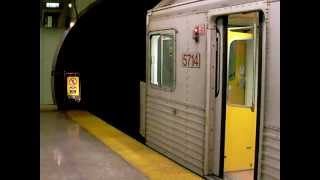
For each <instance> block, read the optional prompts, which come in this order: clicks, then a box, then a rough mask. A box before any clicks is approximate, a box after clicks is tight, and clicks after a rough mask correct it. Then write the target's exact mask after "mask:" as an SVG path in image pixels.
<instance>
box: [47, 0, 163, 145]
mask: <svg viewBox="0 0 320 180" xmlns="http://www.w3.org/2000/svg"><path fill="white" fill-rule="evenodd" d="M158 2H159V0H144V1H140V2H139V3H140V4H139V3H138V2H127V4H126V6H123V2H122V3H121V2H119V3H112V5H111V4H110V3H107V2H106V1H101V2H94V3H92V4H91V5H90V6H89V7H88V8H87V9H86V10H85V11H84V13H81V14H80V18H79V19H78V20H77V23H76V24H75V25H74V26H73V27H72V28H71V29H70V30H69V31H67V32H66V34H65V37H64V39H63V42H62V44H61V47H60V48H59V52H58V54H57V57H56V61H55V64H54V71H53V72H54V73H53V82H52V83H53V88H54V89H53V91H54V99H55V102H56V104H57V106H58V109H60V110H68V109H84V110H88V111H89V112H91V113H93V114H95V115H97V116H98V117H100V118H102V119H103V120H105V121H107V122H108V123H110V124H111V125H113V126H115V127H117V128H119V129H121V130H122V131H124V132H125V133H127V134H128V135H130V136H133V137H134V138H136V139H138V140H143V138H142V137H141V136H140V134H139V117H140V115H139V112H140V111H139V105H140V97H139V94H140V89H139V83H140V81H145V29H146V28H145V17H146V10H148V9H150V8H152V7H153V6H155V5H156V4H157V3H158ZM137 3H138V4H137ZM119 7H121V8H119ZM132 7H136V8H132ZM114 8H118V9H119V10H118V11H116V12H118V13H116V14H114V10H112V9H114ZM123 12H126V13H127V14H128V15H130V16H125V17H126V18H123V15H120V14H122V13H123ZM64 72H79V73H80V80H81V96H82V97H81V98H82V100H81V102H80V103H79V104H76V103H72V102H70V101H68V100H67V98H66V97H67V96H66V90H65V89H66V87H65V83H64Z"/></svg>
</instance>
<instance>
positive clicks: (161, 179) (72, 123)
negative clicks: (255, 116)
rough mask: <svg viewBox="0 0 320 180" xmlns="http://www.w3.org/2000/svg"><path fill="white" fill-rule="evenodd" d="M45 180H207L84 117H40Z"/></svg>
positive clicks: (78, 114)
mask: <svg viewBox="0 0 320 180" xmlns="http://www.w3.org/2000/svg"><path fill="white" fill-rule="evenodd" d="M40 115H41V121H40V124H41V129H40V137H41V138H40V139H41V142H40V144H41V146H40V167H41V168H40V171H41V173H40V176H41V180H56V179H57V180H58V179H59V180H76V179H77V180H88V179H90V180H96V179H108V180H112V179H117V180H122V179H130V180H135V179H150V180H202V179H203V178H201V177H200V176H198V175H196V174H194V173H192V172H191V171H189V170H187V169H185V168H183V167H182V166H180V165H178V164H177V163H175V162H174V161H172V160H170V159H168V158H166V157H165V156H163V155H161V154H160V153H158V152H156V151H154V150H152V149H150V148H149V147H147V146H145V145H144V144H141V143H140V142H138V141H136V140H135V139H133V138H131V137H129V136H127V135H126V134H124V133H123V132H121V131H119V130H118V129H116V128H114V127H112V126H111V125H109V124H108V123H106V122H104V121H103V120H101V119H99V118H98V117H96V116H94V115H92V114H91V113H88V112H85V111H68V112H66V113H64V114H63V113H58V112H46V113H41V114H40Z"/></svg>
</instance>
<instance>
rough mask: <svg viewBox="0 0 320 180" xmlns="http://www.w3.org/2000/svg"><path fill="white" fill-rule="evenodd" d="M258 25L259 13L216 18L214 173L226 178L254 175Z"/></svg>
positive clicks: (251, 178)
mask: <svg viewBox="0 0 320 180" xmlns="http://www.w3.org/2000/svg"><path fill="white" fill-rule="evenodd" d="M260 24H261V14H260V12H249V13H239V14H231V15H226V16H222V17H218V18H217V19H216V25H217V29H216V32H217V34H216V37H217V44H218V48H217V49H218V52H217V61H216V63H217V64H216V68H217V70H216V96H215V98H216V109H217V110H216V114H215V115H216V118H218V119H220V121H221V124H220V125H221V131H220V133H221V137H220V141H219V142H220V147H221V148H220V159H219V160H220V161H219V173H218V174H219V176H220V177H221V178H223V179H227V180H255V179H256V176H257V173H255V171H256V170H257V165H256V162H257V158H258V157H257V150H258V148H257V147H258V146H257V145H258V144H257V143H256V142H257V137H259V136H258V134H257V133H259V126H258V124H259V107H260V105H259V103H260V101H259V100H258V98H259V93H260V89H259V88H258V87H259V86H258V84H259V83H260V80H259V79H260V75H259V74H260V71H259V68H261V67H260V64H261V63H259V62H261V58H260V57H261V43H260V39H261V38H260V34H261V30H260V29H261V25H260ZM220 69H221V70H220ZM220 81H221V82H220ZM217 87H218V88H217ZM219 87H221V88H219ZM220 89H221V90H220ZM219 91H221V92H219Z"/></svg>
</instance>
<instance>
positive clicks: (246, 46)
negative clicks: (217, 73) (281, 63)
mask: <svg viewBox="0 0 320 180" xmlns="http://www.w3.org/2000/svg"><path fill="white" fill-rule="evenodd" d="M252 44H253V43H252V40H235V41H233V42H232V43H231V45H230V50H229V51H230V53H229V73H228V74H229V92H230V94H229V103H230V104H238V105H246V106H250V105H251V103H252V102H250V100H252V98H249V97H247V96H249V95H250V94H252V93H250V92H249V91H248V90H247V88H249V89H250V90H251V89H252V87H250V86H252V83H251V82H252V77H253V71H252V68H249V67H248V66H250V67H252V63H253V56H252V53H250V52H248V51H249V50H250V49H252V48H251V47H252ZM249 71H250V72H249ZM249 83H250V84H249Z"/></svg>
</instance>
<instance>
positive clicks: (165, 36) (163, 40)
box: [150, 31, 175, 90]
mask: <svg viewBox="0 0 320 180" xmlns="http://www.w3.org/2000/svg"><path fill="white" fill-rule="evenodd" d="M174 42H175V40H174V33H173V32H170V31H169V32H168V31H165V32H159V33H157V34H152V35H151V37H150V61H151V66H150V76H151V78H150V80H151V85H153V86H157V87H159V88H162V89H170V90H172V89H173V88H174V85H175V84H174V83H175V82H174V79H175V77H174V76H175V73H174V68H175V67H174V64H175V49H174V48H175V45H174Z"/></svg>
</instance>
